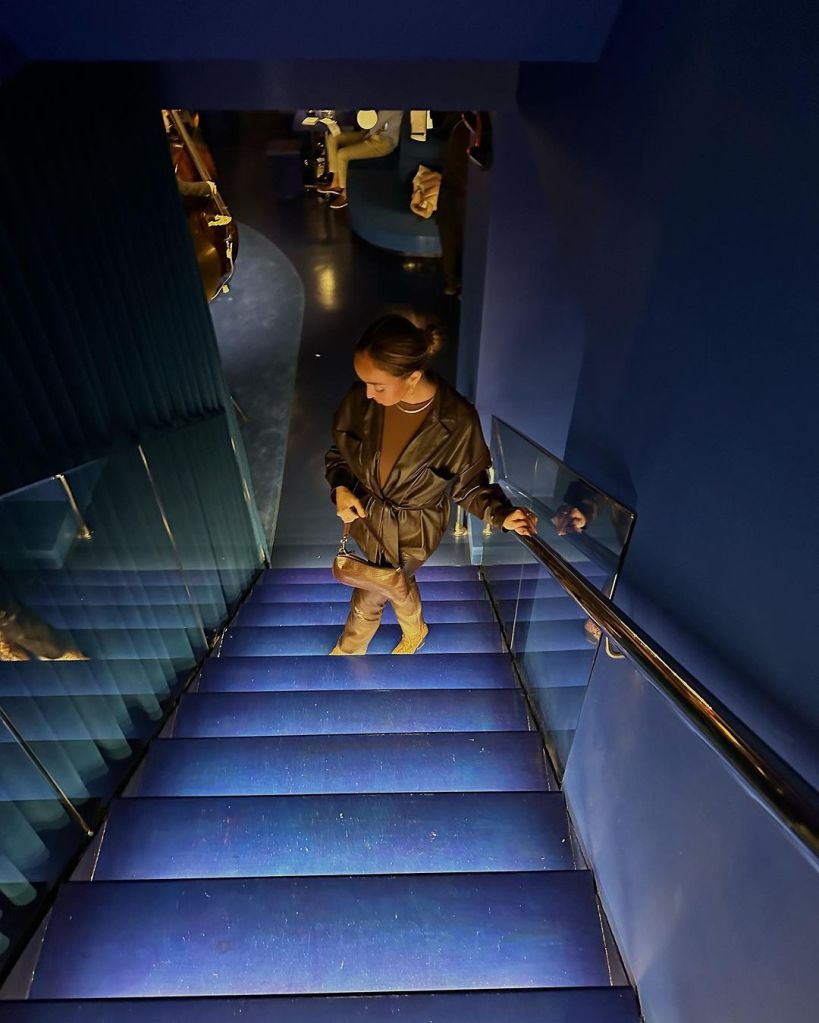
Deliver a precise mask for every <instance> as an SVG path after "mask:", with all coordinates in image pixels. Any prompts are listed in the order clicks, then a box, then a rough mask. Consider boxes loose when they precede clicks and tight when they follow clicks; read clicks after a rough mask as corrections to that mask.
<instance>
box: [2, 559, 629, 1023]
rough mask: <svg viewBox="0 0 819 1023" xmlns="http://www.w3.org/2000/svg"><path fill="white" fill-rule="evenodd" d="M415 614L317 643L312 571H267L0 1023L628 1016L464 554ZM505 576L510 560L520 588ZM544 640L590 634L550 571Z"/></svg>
mask: <svg viewBox="0 0 819 1023" xmlns="http://www.w3.org/2000/svg"><path fill="white" fill-rule="evenodd" d="M419 582H420V585H421V588H422V591H423V595H424V607H425V612H426V616H427V620H428V622H429V623H430V634H429V638H428V640H427V642H426V645H425V646H424V648H423V651H422V652H421V653H419V654H418V655H416V656H414V657H401V656H391V655H389V654H387V653H384V651H388V650H391V649H392V648H393V647H394V646H395V644H396V642H397V641H398V638H399V630H398V628H397V626H395V625H392V626H390V625H387V626H384V627H383V628H382V629H381V630H380V631H379V634H378V636H377V637H376V640H375V641H374V643H373V645H372V647H371V652H372V655H371V656H367V657H333V658H331V657H328V656H326V651H327V650H329V649H330V648H331V647H332V645H333V643H334V641H335V639H336V637H337V635H338V631H339V627H340V625H341V624H342V622H343V621H344V617H345V615H346V611H347V604H346V600H345V597H346V593H345V591H344V590H343V589H342V588H341V587H340V586H338V585H337V584H335V583H334V582H332V581H330V580H329V573H328V572H327V570H326V569H323V570H310V569H298V570H297V569H281V570H270V571H268V572H266V573H265V574H264V575H263V576H262V577H261V578H260V580H259V582H258V584H257V585H256V587H255V588H254V591H253V593H252V594H251V596H250V598H249V599H248V600H247V601H246V603H245V604H244V606H243V607H242V608H241V610H240V612H239V614H238V615H237V617H236V619H235V621H234V624H233V625H232V626H231V628H230V629H229V631H228V632H227V634H226V636H225V638H224V641H223V643H222V645H221V648H220V650H219V651H218V656H215V657H212V658H211V659H210V660H209V661H207V662H206V664H205V666H204V669H203V670H202V672H201V675H200V677H199V678H198V680H197V681H196V683H195V684H194V687H193V689H192V690H191V691H189V692H188V693H186V695H185V696H184V697H183V698H182V701H181V703H180V705H179V707H178V710H177V711H176V713H175V714H174V716H173V718H172V719H171V720H170V721H169V722H168V724H167V726H166V728H165V729H164V731H163V734H162V737H161V738H159V739H156V740H155V741H154V742H153V743H152V744H151V746H150V748H149V750H148V753H147V755H146V757H145V759H144V761H143V763H142V765H141V767H140V769H139V771H138V772H137V774H136V775H135V776H134V778H133V779H132V781H131V782H130V784H129V786H128V788H127V789H126V791H125V794H124V795H123V797H122V798H120V799H117V800H115V801H114V803H113V805H112V808H111V812H110V815H109V818H108V821H107V824H106V826H105V828H104V829H103V831H102V834H101V837H98V840H97V841H96V843H95V844H94V846H93V847H92V848H91V849H90V850H89V851H88V853H87V855H86V856H85V857H84V859H83V862H82V863H81V865H80V867H79V868H78V870H77V871H76V872H75V875H74V877H75V880H72V881H70V882H68V883H66V884H64V885H63V886H62V888H61V890H60V891H59V894H58V896H57V899H56V902H55V904H54V907H53V910H52V912H51V915H50V918H49V919H48V921H47V926H46V927H45V930H44V937H43V940H42V944H41V946H40V948H39V955H38V957H37V959H36V965H34V967H33V979H32V981H31V985H30V991H29V999H28V1000H27V1001H15V1002H9V1001H6V1002H2V1003H0V1018H2V1019H3V1020H4V1021H8V1023H35V1021H36V1023H58V1021H59V1023H85V1021H89V1023H92V1021H97V1023H126V1021H127V1023H148V1021H150V1023H165V1021H168V1023H170V1021H173V1023H184V1021H186V1020H192V1021H195V1023H211V1021H213V1023H216V1021H220V1023H221V1021H224V1020H237V1021H239V1020H241V1021H242V1023H261V1021H268V1020H274V1019H275V1020H276V1021H277V1023H320V1021H331V1020H332V1021H353V1023H359V1021H360V1023H365V1021H366V1023H380V1021H387V1020H393V1019H397V1020H401V1021H404V1023H458V1021H461V1020H463V1021H468V1023H484V1021H486V1023H489V1021H492V1023H497V1021H498V1020H503V1019H504V1018H506V1019H509V1020H515V1021H521V1023H529V1021H531V1023H534V1021H538V1023H569V1021H571V1023H635V1021H636V1020H637V1019H638V1012H637V1008H636V1002H635V998H634V995H633V992H632V991H631V990H630V989H629V988H628V987H625V986H616V985H615V984H614V983H613V981H612V965H611V961H610V954H612V955H616V952H614V950H612V949H611V948H610V947H607V944H606V941H605V940H604V934H603V928H602V924H601V916H600V913H599V910H598V905H597V901H596V896H595V891H594V886H593V882H592V878H591V875H590V874H589V872H588V871H586V870H585V869H579V868H578V863H577V855H579V854H577V853H576V851H575V847H574V845H573V843H572V841H570V837H569V832H568V823H567V816H566V808H565V804H564V802H563V796H562V794H561V793H560V792H559V790H558V789H557V785H556V783H555V780H554V777H553V775H552V773H551V770H550V768H549V766H548V763H547V760H546V758H545V756H544V753H543V749H542V745H541V740H540V738H539V735H538V733H537V732H536V731H534V730H533V727H532V725H531V722H530V719H529V716H528V713H527V705H526V702H525V699H524V697H523V694H522V692H521V691H520V689H519V687H518V684H517V681H516V678H515V675H514V672H513V669H512V664H511V661H510V660H509V657H508V655H507V654H506V653H505V650H504V646H503V643H502V639H501V636H500V631H499V628H498V625H497V622H496V620H495V618H494V614H493V609H492V606H491V604H490V602H489V601H488V599H487V596H486V591H485V589H484V587H483V584H482V583H481V582H480V581H479V579H478V577H477V574H476V570H475V569H472V568H448V567H443V566H441V567H426V568H424V569H422V570H421V572H420V573H419ZM517 587H518V583H517V582H515V583H510V593H511V594H512V595H514V596H516V595H517ZM550 600H551V601H552V603H551V604H550V601H549V600H546V601H543V600H541V601H539V602H538V605H537V609H536V611H533V613H534V614H536V616H537V617H538V619H539V626H540V627H541V629H542V633H543V636H544V637H545V640H544V642H545V643H546V646H545V647H544V649H545V650H546V651H547V652H546V654H544V656H548V654H549V653H550V652H553V653H554V656H555V657H556V658H557V659H558V662H559V663H561V664H562V663H571V660H570V658H567V653H568V652H571V651H578V652H579V651H583V650H588V646H587V644H586V641H585V639H584V637H583V620H582V618H580V616H579V612H577V611H576V610H575V609H574V608H573V606H572V605H571V604H570V603H567V602H566V600H565V599H564V598H563V597H562V596H561V594H560V593H559V592H555V594H554V597H553V598H550Z"/></svg>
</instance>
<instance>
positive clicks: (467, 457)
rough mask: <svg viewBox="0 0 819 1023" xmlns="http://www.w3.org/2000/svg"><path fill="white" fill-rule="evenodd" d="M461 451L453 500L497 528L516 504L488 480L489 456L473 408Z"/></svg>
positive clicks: (456, 469)
mask: <svg viewBox="0 0 819 1023" xmlns="http://www.w3.org/2000/svg"><path fill="white" fill-rule="evenodd" d="M461 451H462V458H461V459H460V464H459V465H458V466H457V467H455V479H454V482H453V485H452V500H453V501H455V502H456V504H459V505H460V506H461V507H462V508H463V509H464V511H467V512H469V513H470V515H477V516H478V518H480V519H483V520H484V522H491V523H492V525H493V526H495V527H497V528H498V529H500V528H501V526H502V525H503V521H504V519H505V518H506V516H507V515H509V514H510V513H511V512H512V511H513V510H514V507H515V506H514V505H513V504H512V502H511V501H509V499H508V498H507V497H506V494H504V492H503V491H502V490H501V488H500V487H499V486H498V485H497V484H495V483H490V482H489V472H488V470H489V467H490V465H491V464H492V459H491V457H490V455H489V448H487V446H486V441H484V439H483V432H482V431H481V423H480V420H479V419H478V414H477V412H475V411H474V410H473V411H472V415H471V416H470V417H469V423H468V425H467V428H466V436H465V438H464V444H463V445H462V447H461Z"/></svg>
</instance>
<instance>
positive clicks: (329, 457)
mask: <svg viewBox="0 0 819 1023" xmlns="http://www.w3.org/2000/svg"><path fill="white" fill-rule="evenodd" d="M351 394H352V391H350V392H349V393H348V394H347V395H345V397H344V400H343V401H342V402H341V404H340V405H339V407H338V408H337V409H336V414H335V415H334V416H333V443H332V445H331V446H330V447H329V448H328V450H327V453H326V454H325V456H324V477H325V479H326V480H327V482H328V483H329V484H330V500H331V501H332V502H333V504H335V500H336V487H347V488H349V489H350V490H352V491H353V493H356V492H357V487H358V482H359V481H358V479H357V477H356V476H355V474H354V473H353V470H352V469H351V468H350V466H349V464H348V463H347V461H346V459H345V458H344V455H343V454H342V453H341V450H340V449H339V445H338V437H339V434H340V433H343V431H342V430H341V429H340V423H341V421H342V419H343V418H345V417H346V416H347V415H348V411H347V408H348V405H349V402H350V399H351Z"/></svg>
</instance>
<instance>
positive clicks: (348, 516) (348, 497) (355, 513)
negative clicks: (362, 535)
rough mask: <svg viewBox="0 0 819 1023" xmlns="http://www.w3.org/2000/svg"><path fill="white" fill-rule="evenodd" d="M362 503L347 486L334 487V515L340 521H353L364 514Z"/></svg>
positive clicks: (361, 517)
mask: <svg viewBox="0 0 819 1023" xmlns="http://www.w3.org/2000/svg"><path fill="white" fill-rule="evenodd" d="M365 514H366V513H365V511H364V505H363V504H362V503H361V501H359V499H358V498H357V497H356V496H355V494H354V493H353V492H352V490H350V489H349V487H336V515H338V517H339V518H340V519H341V521H342V522H354V521H355V520H356V519H363V518H364V516H365Z"/></svg>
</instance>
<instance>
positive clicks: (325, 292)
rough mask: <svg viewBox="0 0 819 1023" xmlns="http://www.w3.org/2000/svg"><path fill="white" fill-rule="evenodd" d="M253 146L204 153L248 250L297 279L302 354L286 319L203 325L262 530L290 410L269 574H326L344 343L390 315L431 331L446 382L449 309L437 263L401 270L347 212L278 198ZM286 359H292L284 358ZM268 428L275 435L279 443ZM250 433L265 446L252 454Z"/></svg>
mask: <svg viewBox="0 0 819 1023" xmlns="http://www.w3.org/2000/svg"><path fill="white" fill-rule="evenodd" d="M252 134H253V135H254V137H253V138H252V139H248V141H246V142H245V143H244V144H240V145H235V144H234V145H230V146H219V145H218V144H216V145H212V148H213V150H214V156H215V159H216V162H217V166H218V168H219V174H220V177H221V180H222V190H223V192H224V195H225V198H226V200H227V202H228V204H229V206H230V208H231V211H232V212H233V214H234V216H235V217H236V218H237V220H238V221H239V222H240V224H242V225H249V227H250V228H251V229H252V232H251V233H250V238H251V239H252V240H254V242H255V238H256V234H255V233H256V232H257V233H258V235H259V236H263V237H265V238H266V239H267V240H268V241H270V242H272V243H273V245H274V246H276V247H277V248H278V249H279V250H280V251H281V253H283V255H284V256H285V257H286V258H287V260H289V261H290V263H291V264H292V266H293V268H294V269H295V271H296V273H297V274H298V277H300V278H301V282H302V284H303V288H304V319H303V324H302V334H301V342H300V345H299V347H298V350H297V352H296V350H295V346H294V345H293V344H292V331H293V329H294V328H293V317H292V316H289V317H288V316H284V317H273V318H271V316H270V315H259V316H258V317H257V320H256V325H255V328H254V326H253V325H252V324H251V323H250V319H249V317H252V315H253V314H252V313H248V315H247V316H244V315H239V314H238V312H237V313H236V315H234V312H233V311H232V309H231V307H230V305H229V304H228V303H227V302H226V301H225V300H223V299H222V298H219V299H217V301H216V303H214V307H213V311H214V322H215V324H216V326H217V334H218V336H219V343H220V349H221V351H222V357H223V362H224V366H225V372H226V375H227V377H228V381H229V383H230V386H231V389H232V391H233V393H234V395H235V396H236V397H237V399H238V400H239V401H240V403H241V404H242V405H243V407H244V406H247V407H248V408H247V410H248V412H249V414H251V413H250V410H251V409H252V410H253V415H252V418H251V422H250V423H247V424H245V425H244V426H243V433H244V434H245V443H246V446H247V449H248V456H249V459H250V464H251V471H252V473H253V477H254V484H255V486H256V490H257V497H260V498H261V499H260V507H261V509H262V514H263V518H264V519H265V520H266V526H267V525H268V522H269V520H270V518H271V513H270V508H271V503H270V502H271V501H273V502H274V503H276V502H277V501H278V495H277V487H276V485H275V482H273V483H271V478H273V477H275V476H276V472H277V458H278V456H277V451H276V445H277V443H278V444H279V445H281V443H282V438H281V427H282V425H283V424H284V422H285V421H286V416H282V414H281V413H282V410H283V409H286V408H287V407H288V405H289V409H290V429H289V436H288V439H287V450H286V461H285V467H284V481H283V489H282V494H281V500H280V502H279V503H278V518H277V521H276V523H275V548H274V554H273V563H274V564H305V565H306V564H315V563H316V561H317V560H319V561H326V562H327V564H328V565H329V560H330V558H331V557H332V554H333V553H334V552H335V547H336V546H337V538H338V535H339V525H338V519H337V518H336V517H335V515H334V512H333V508H332V505H331V504H330V501H329V498H328V491H327V485H326V482H325V480H324V473H323V457H324V452H325V450H326V449H327V447H328V445H329V442H330V423H331V420H332V415H333V411H334V409H335V407H336V405H337V404H338V402H339V401H340V399H341V398H342V396H343V395H344V393H345V391H346V390H347V388H348V386H349V385H350V384H351V383H352V382H353V380H354V375H353V371H352V350H353V346H354V344H355V341H356V340H357V338H358V336H359V334H360V333H361V331H362V329H363V328H364V327H365V326H366V325H367V324H368V323H369V322H370V321H371V320H373V319H375V318H376V317H377V316H379V315H381V314H383V313H384V312H400V313H403V314H405V315H407V316H409V317H411V318H413V319H416V320H417V321H419V322H426V321H429V320H435V321H436V322H439V323H440V324H441V325H442V326H443V328H444V330H445V332H446V334H447V338H448V343H447V346H446V348H445V350H444V352H443V353H442V354H441V356H440V357H439V361H438V363H437V366H436V368H437V369H438V371H439V372H440V373H441V374H442V376H444V377H445V378H447V379H449V380H453V381H454V378H455V366H456V356H457V329H458V312H459V304H458V302H457V301H456V300H453V299H451V298H446V297H444V295H443V279H442V275H441V271H440V267H439V264H438V261H437V260H421V261H419V260H409V261H408V260H405V259H403V258H402V257H400V256H397V255H393V254H391V253H387V252H383V251H381V250H379V249H375V248H373V247H371V246H369V245H368V244H366V243H365V242H362V241H361V240H360V239H358V238H357V237H356V236H354V235H353V234H352V232H351V230H350V228H349V225H348V222H347V214H346V212H345V211H343V210H342V211H334V210H331V209H330V208H329V206H328V205H327V203H326V201H325V200H323V199H322V198H320V197H319V196H318V195H317V194H316V193H315V192H302V193H300V194H297V195H296V196H294V197H291V198H281V197H278V196H277V195H276V194H275V189H274V186H273V179H274V171H273V168H272V161H271V158H270V157H268V156H266V155H265V143H264V139H263V137H259V134H258V133H252ZM242 244H243V242H242ZM259 248H260V246H259V245H257V244H253V245H251V246H248V251H246V250H245V249H244V248H243V249H242V250H241V252H240V255H239V260H238V261H237V278H238V276H239V274H240V271H242V272H244V273H247V271H246V269H245V268H244V267H243V266H242V260H253V259H254V258H256V256H255V253H256V252H257V251H258V250H259ZM268 263H269V265H270V266H271V268H272V267H274V266H278V267H279V268H280V269H281V272H282V273H283V274H284V276H285V278H286V279H287V281H288V285H287V288H294V287H297V285H294V283H293V280H292V275H291V274H290V273H289V271H288V270H287V268H286V267H283V265H282V260H281V259H277V260H272V259H268ZM252 276H253V278H254V279H256V280H258V281H259V282H260V283H261V282H262V280H263V275H261V274H258V273H254V274H253V275H252ZM237 284H238V280H237ZM271 288H273V289H274V290H276V292H277V293H278V294H279V295H280V301H282V302H285V303H286V302H290V303H291V304H292V301H293V296H292V294H285V292H286V291H287V288H285V289H284V290H282V289H281V288H279V287H277V286H275V285H273V284H272V283H271ZM257 305H259V304H258V303H257ZM260 305H261V307H263V306H264V303H261V304H260ZM233 309H236V306H233ZM262 312H264V309H263V308H262ZM267 312H268V313H269V312H270V310H267ZM288 331H289V332H290V336H288ZM265 350H267V352H268V353H269V359H270V362H271V363H275V364H276V365H277V366H279V367H280V368H279V370H278V371H277V372H275V373H270V372H265V371H263V369H264V368H263V363H264V352H265ZM290 352H292V356H290V355H289V354H287V355H283V353H290ZM290 357H295V360H296V361H295V378H294V380H293V377H292V373H291V372H287V371H286V370H285V369H283V368H281V366H282V360H283V359H284V360H285V361H286V359H288V358H290ZM260 360H261V363H260ZM260 368H261V370H262V371H260ZM291 388H292V390H291ZM291 399H292V400H291ZM257 417H262V418H264V419H265V424H264V425H263V426H262V427H259V426H258V425H255V426H254V423H253V421H252V420H253V419H255V418H257ZM276 424H280V425H279V433H278V435H277V433H276V429H277V426H276ZM260 433H261V434H262V435H263V436H264V443H261V444H260V443H259V434H260ZM271 495H272V496H271ZM436 560H439V561H441V560H445V561H447V562H450V563H452V562H463V561H466V560H468V547H467V545H466V543H465V542H464V541H459V542H457V543H456V542H455V541H454V540H448V541H447V543H446V544H445V545H443V549H442V550H441V551H440V552H439V553H438V556H437V558H436Z"/></svg>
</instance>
